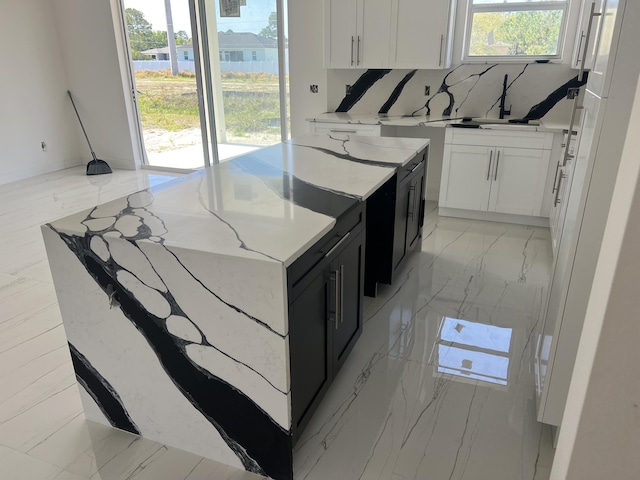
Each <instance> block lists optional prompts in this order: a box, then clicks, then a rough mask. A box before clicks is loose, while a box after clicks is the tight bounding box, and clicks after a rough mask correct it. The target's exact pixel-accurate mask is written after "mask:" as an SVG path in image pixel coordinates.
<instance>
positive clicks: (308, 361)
mask: <svg viewBox="0 0 640 480" xmlns="http://www.w3.org/2000/svg"><path fill="white" fill-rule="evenodd" d="M335 280H336V279H335V278H333V277H332V275H330V270H329V265H328V264H327V265H326V267H325V268H323V269H320V271H319V272H317V273H316V274H315V276H314V277H313V279H312V280H311V281H310V282H309V283H308V285H307V286H306V288H305V289H304V290H303V291H302V293H300V294H299V295H298V296H297V297H296V299H295V300H294V301H293V302H292V303H291V304H290V305H289V351H290V357H291V362H290V365H291V366H290V368H291V415H292V420H293V428H294V431H297V430H298V429H300V428H302V427H303V426H304V425H305V424H306V422H307V421H308V417H309V416H310V413H311V412H312V411H313V410H314V409H315V404H316V402H318V401H319V400H320V398H322V396H323V394H324V392H325V391H326V389H327V388H328V387H329V383H330V382H331V378H332V365H331V348H332V344H331V342H332V336H331V335H332V334H331V333H330V332H331V326H330V325H328V323H329V321H330V319H329V315H330V313H331V312H330V310H333V308H334V307H335V299H334V298H333V297H332V292H333V291H334V290H335V289H334V288H333V284H334V282H335Z"/></svg>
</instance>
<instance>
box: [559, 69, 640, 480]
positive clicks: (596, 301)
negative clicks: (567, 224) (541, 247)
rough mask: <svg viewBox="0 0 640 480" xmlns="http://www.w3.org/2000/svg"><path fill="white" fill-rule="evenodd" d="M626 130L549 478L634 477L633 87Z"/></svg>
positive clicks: (639, 400) (639, 404)
mask: <svg viewBox="0 0 640 480" xmlns="http://www.w3.org/2000/svg"><path fill="white" fill-rule="evenodd" d="M636 82H637V79H636ZM629 101H632V99H629ZM625 127H627V126H625V125H618V128H622V129H625ZM627 131H628V134H627V136H626V140H625V142H624V151H623V154H622V158H621V163H620V168H619V170H618V177H617V181H616V185H615V191H614V196H613V200H612V202H611V207H610V211H609V216H608V221H607V227H606V230H605V235H604V239H603V243H602V249H601V251H600V257H599V260H598V266H597V269H596V274H595V277H594V283H593V289H592V293H591V297H590V299H589V305H588V308H587V313H586V316H585V323H584V329H583V332H582V337H581V340H580V347H579V350H578V355H577V358H576V366H575V370H574V373H573V378H572V381H571V387H570V390H569V398H568V400H567V407H566V409H565V414H564V418H563V422H562V426H561V430H560V437H559V441H558V448H557V450H556V455H555V460H554V465H553V470H552V473H551V480H591V479H593V480H596V479H597V480H600V479H603V478H611V479H616V480H626V479H629V480H632V479H633V480H636V479H637V478H638V477H639V475H640V473H639V472H640V455H638V447H639V446H640V381H638V378H639V377H640V348H638V346H639V345H640V318H639V316H638V312H640V285H639V283H638V274H639V273H638V272H640V250H638V245H639V244H640V222H638V221H637V219H638V218H640V188H639V186H640V155H638V151H640V137H638V135H637V132H638V131H640V84H638V85H637V87H636V94H635V100H633V111H632V114H631V118H630V121H629V124H628V130H627Z"/></svg>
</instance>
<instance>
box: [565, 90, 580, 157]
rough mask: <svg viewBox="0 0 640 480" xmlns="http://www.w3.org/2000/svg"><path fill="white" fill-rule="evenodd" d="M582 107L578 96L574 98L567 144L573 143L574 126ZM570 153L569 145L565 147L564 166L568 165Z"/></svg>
mask: <svg viewBox="0 0 640 480" xmlns="http://www.w3.org/2000/svg"><path fill="white" fill-rule="evenodd" d="M581 108H582V107H579V106H578V97H576V98H575V99H574V100H573V109H572V110H571V120H569V132H568V133H567V141H566V144H567V145H571V138H572V137H573V126H574V125H575V123H576V113H577V112H578V110H580V109H581ZM568 155H569V147H567V148H565V149H564V156H563V157H562V166H563V167H566V166H567V156H568Z"/></svg>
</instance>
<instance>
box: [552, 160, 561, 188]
mask: <svg viewBox="0 0 640 480" xmlns="http://www.w3.org/2000/svg"><path fill="white" fill-rule="evenodd" d="M558 170H560V162H558V164H557V165H556V173H555V175H554V176H553V188H552V189H551V193H556V187H557V184H558Z"/></svg>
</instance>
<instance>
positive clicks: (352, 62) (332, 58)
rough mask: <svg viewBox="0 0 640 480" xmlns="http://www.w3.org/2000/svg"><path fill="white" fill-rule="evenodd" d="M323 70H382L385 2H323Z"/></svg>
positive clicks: (386, 56) (386, 40) (387, 8)
mask: <svg viewBox="0 0 640 480" xmlns="http://www.w3.org/2000/svg"><path fill="white" fill-rule="evenodd" d="M325 20H326V23H325V25H326V27H325V28H326V31H325V66H326V67H327V68H386V67H387V66H388V64H389V31H390V28H391V3H390V2H389V0H325Z"/></svg>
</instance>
